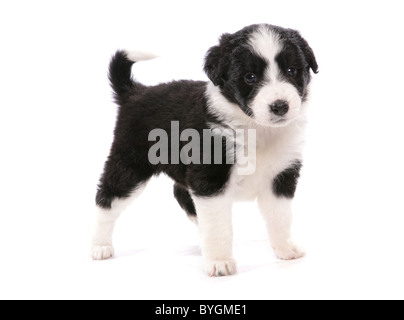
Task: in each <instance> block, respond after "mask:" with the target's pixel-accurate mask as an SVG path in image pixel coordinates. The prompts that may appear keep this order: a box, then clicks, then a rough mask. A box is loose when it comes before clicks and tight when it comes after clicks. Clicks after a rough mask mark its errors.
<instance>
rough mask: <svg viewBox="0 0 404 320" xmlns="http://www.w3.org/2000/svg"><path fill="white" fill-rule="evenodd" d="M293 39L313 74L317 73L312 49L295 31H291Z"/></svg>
mask: <svg viewBox="0 0 404 320" xmlns="http://www.w3.org/2000/svg"><path fill="white" fill-rule="evenodd" d="M292 32H293V37H294V38H295V39H296V40H297V43H298V45H299V47H300V48H301V49H302V51H303V54H304V57H305V58H306V61H307V63H308V65H309V67H310V68H311V70H313V72H314V73H316V74H317V73H318V64H317V60H316V56H315V55H314V52H313V49H312V48H311V47H310V46H309V44H308V42H307V41H306V40H305V39H304V38H303V37H302V36H301V35H300V33H299V32H298V31H296V30H293V31H292Z"/></svg>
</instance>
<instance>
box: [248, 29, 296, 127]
mask: <svg viewBox="0 0 404 320" xmlns="http://www.w3.org/2000/svg"><path fill="white" fill-rule="evenodd" d="M249 45H250V46H251V47H252V49H253V51H254V52H255V54H257V55H259V56H260V57H262V58H263V59H265V61H266V62H267V64H268V66H267V69H266V70H265V73H264V79H263V80H262V82H261V83H260V84H259V85H261V88H260V89H259V91H258V92H257V94H256V96H255V98H254V100H253V101H252V102H251V104H250V108H251V109H252V111H253V113H254V119H255V121H256V122H257V123H258V124H259V125H262V126H269V127H279V126H285V125H286V124H288V123H289V122H290V121H292V120H293V119H295V118H296V117H297V115H298V114H299V112H300V110H301V107H302V99H301V98H300V95H299V92H298V91H297V89H296V88H295V87H294V86H293V85H292V84H291V83H289V82H287V81H286V80H285V79H284V78H283V76H282V73H281V70H280V69H279V66H278V64H277V62H276V60H275V59H276V57H277V56H278V54H279V53H280V52H281V50H282V49H283V44H282V41H281V40H280V38H279V36H278V35H277V34H276V33H275V32H273V31H271V30H270V29H268V28H267V27H265V26H262V27H260V28H259V29H258V30H257V31H256V32H255V33H254V34H253V35H252V36H251V39H250V41H249ZM277 100H281V101H286V102H287V103H288V104H289V111H288V112H287V113H286V114H285V115H284V116H282V117H280V116H277V115H275V114H274V113H272V112H271V108H270V105H271V104H273V103H275V102H276V101H277Z"/></svg>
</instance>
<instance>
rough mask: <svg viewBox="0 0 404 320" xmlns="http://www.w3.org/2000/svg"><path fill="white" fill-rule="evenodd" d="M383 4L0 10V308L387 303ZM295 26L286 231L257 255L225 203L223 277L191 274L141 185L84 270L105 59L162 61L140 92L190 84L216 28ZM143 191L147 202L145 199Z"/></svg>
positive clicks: (394, 282) (387, 39)
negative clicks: (131, 56)
mask: <svg viewBox="0 0 404 320" xmlns="http://www.w3.org/2000/svg"><path fill="white" fill-rule="evenodd" d="M401 7H402V5H400V2H399V1H389V0H386V1H383V2H381V1H380V2H379V1H339V2H338V4H337V3H331V4H330V3H328V2H326V1H270V0H266V1H255V0H250V1H234V0H232V1H206V0H205V1H176V0H172V1H152V0H150V1H135V0H132V1H121V0H114V1H100V0H98V1H90V0H88V1H72V0H70V1H43V0H38V1H18V0H16V1H2V2H1V3H0V30H1V31H0V32H1V37H0V41H1V50H0V139H1V144H0V147H1V166H0V192H1V193H0V194H1V201H2V203H1V211H0V212H1V213H0V214H1V224H0V240H1V241H0V249H1V250H0V252H1V258H0V259H1V260H0V298H2V299H6V298H8V299H12V298H39V299H49V298H55V299H62V298H67V299H97V298H103V299H270V298H274V299H322V298H323V299H331V298H337V299H343V298H348V299H349V298H401V299H402V298H404V293H403V289H402V288H403V285H404V276H403V268H404V250H403V244H404V232H403V228H404V206H403V202H402V198H403V192H402V191H403V178H404V174H403V170H402V168H401V167H402V165H403V163H404V152H403V149H404V147H403V143H402V140H403V136H404V126H403V124H402V123H403V120H404V119H403V116H404V103H403V100H402V96H403V94H402V90H403V89H402V86H403V75H404V67H403V63H402V59H403V54H404V50H403V45H402V30H404V23H403V19H402V17H401V16H402V14H401V12H402V10H401V9H400V8H401ZM261 22H266V23H271V24H277V25H281V26H284V27H290V28H296V29H299V30H300V31H301V32H302V34H303V36H304V37H305V38H306V39H307V40H308V41H309V43H310V44H311V46H312V47H313V49H314V52H315V53H316V56H317V59H318V63H319V66H320V73H319V74H318V75H316V76H314V79H313V87H312V89H313V90H312V102H311V111H310V122H309V128H308V132H307V145H306V149H305V161H304V170H303V172H302V179H301V182H300V184H299V188H298V192H297V196H296V200H295V223H294V230H295V237H296V239H297V240H298V242H299V243H300V244H302V245H303V246H304V247H305V248H306V250H307V252H308V255H307V257H306V258H304V259H302V260H299V261H291V262H281V261H278V260H276V259H275V258H274V255H273V253H272V251H271V249H270V247H269V244H268V242H267V239H266V233H265V230H264V226H263V224H262V221H261V217H260V216H259V213H258V210H257V209H256V206H255V205H254V204H252V203H249V204H248V203H247V204H239V205H237V206H236V207H235V210H234V225H235V255H236V259H237V260H238V262H239V273H238V275H236V276H233V277H228V278H220V279H212V278H209V277H207V276H206V275H205V273H204V272H203V262H202V257H201V254H200V250H199V247H198V236H197V230H196V228H195V227H194V226H193V225H192V224H191V223H190V222H189V221H188V220H187V218H186V217H185V214H184V213H183V212H182V211H181V209H180V208H179V206H178V204H177V203H176V202H175V200H174V198H173V197H172V182H171V181H170V180H168V179H167V178H165V177H160V178H159V179H154V180H153V181H152V182H151V183H150V184H149V186H148V187H147V189H146V191H145V192H144V194H143V195H142V197H141V198H140V199H139V200H138V201H137V202H135V203H134V204H133V206H131V208H130V209H129V210H128V211H127V212H126V213H125V214H124V215H123V216H122V218H121V219H120V220H119V222H118V225H117V230H116V234H115V238H114V240H115V241H114V242H115V243H114V244H115V249H116V255H117V257H116V259H113V260H110V261H105V262H93V261H91V260H90V259H89V256H88V252H89V240H90V236H91V229H92V214H93V210H94V196H95V190H96V184H97V182H98V178H99V175H100V174H101V171H102V168H103V162H104V160H105V157H106V156H107V154H108V151H109V146H110V144H111V141H112V130H113V127H114V120H115V114H116V107H115V105H114V104H113V102H112V99H111V90H110V88H109V85H108V81H107V73H106V71H107V67H108V62H109V59H110V57H111V55H112V54H113V53H114V52H115V50H116V49H119V48H131V49H132V48H133V49H141V50H147V51H152V52H154V53H156V54H159V55H160V56H161V57H162V59H160V60H155V61H150V62H145V63H143V64H142V65H140V64H139V65H138V66H136V67H135V73H136V76H137V78H138V79H139V80H141V81H144V82H146V83H149V84H153V83H159V82H163V81H169V80H171V79H181V78H190V79H198V80H199V79H202V80H205V79H206V77H205V75H204V74H203V73H202V71H201V70H202V61H203V57H204V54H205V52H206V50H207V49H208V48H209V47H210V46H212V45H215V44H216V43H217V39H218V37H219V35H220V34H221V33H224V32H235V31H237V30H238V29H240V28H242V27H244V26H246V25H249V24H252V23H261ZM156 194H158V196H157V197H156Z"/></svg>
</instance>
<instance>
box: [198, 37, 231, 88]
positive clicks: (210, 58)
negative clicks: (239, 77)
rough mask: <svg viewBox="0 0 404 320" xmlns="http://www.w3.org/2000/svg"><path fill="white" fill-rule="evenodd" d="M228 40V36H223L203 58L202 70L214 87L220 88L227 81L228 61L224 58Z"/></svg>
mask: <svg viewBox="0 0 404 320" xmlns="http://www.w3.org/2000/svg"><path fill="white" fill-rule="evenodd" d="M229 38H230V34H228V33H225V34H223V35H222V36H221V38H220V43H219V45H217V46H214V47H212V48H210V49H209V51H208V52H207V54H206V57H205V65H204V68H203V70H204V71H205V72H206V74H207V76H208V77H209V79H210V80H211V81H212V82H213V84H214V85H215V86H221V85H223V84H224V83H225V81H226V80H227V77H226V73H227V70H228V66H229V61H228V59H227V58H226V51H227V50H226V45H227V43H228V40H229Z"/></svg>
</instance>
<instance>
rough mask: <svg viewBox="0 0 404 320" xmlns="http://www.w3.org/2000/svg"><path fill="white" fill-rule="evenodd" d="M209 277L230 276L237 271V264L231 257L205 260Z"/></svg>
mask: <svg viewBox="0 0 404 320" xmlns="http://www.w3.org/2000/svg"><path fill="white" fill-rule="evenodd" d="M206 271H207V272H208V275H209V277H224V276H231V275H233V274H235V273H236V272H237V264H236V261H235V260H233V259H228V260H209V261H207V262H206Z"/></svg>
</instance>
